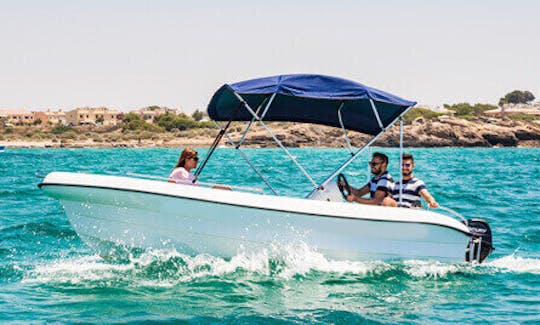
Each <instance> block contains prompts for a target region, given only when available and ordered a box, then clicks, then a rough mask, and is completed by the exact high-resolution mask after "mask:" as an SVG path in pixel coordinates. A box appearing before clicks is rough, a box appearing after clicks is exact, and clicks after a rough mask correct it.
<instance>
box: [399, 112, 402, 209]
mask: <svg viewBox="0 0 540 325" xmlns="http://www.w3.org/2000/svg"><path fill="white" fill-rule="evenodd" d="M399 184H400V186H399V205H400V206H401V205H402V203H403V118H402V117H400V118H399Z"/></svg>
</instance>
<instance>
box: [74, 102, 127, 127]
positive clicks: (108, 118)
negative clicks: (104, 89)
mask: <svg viewBox="0 0 540 325" xmlns="http://www.w3.org/2000/svg"><path fill="white" fill-rule="evenodd" d="M122 116H123V114H122V113H120V112H119V111H115V110H110V109H108V108H106V107H81V108H76V109H74V110H72V111H69V112H66V121H67V124H70V125H74V126H78V125H117V124H119V123H120V122H121V119H122Z"/></svg>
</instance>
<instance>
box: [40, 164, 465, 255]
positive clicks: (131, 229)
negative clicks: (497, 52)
mask: <svg viewBox="0 0 540 325" xmlns="http://www.w3.org/2000/svg"><path fill="white" fill-rule="evenodd" d="M40 187H41V188H42V189H43V190H44V191H45V192H46V193H47V194H49V195H50V196H52V197H54V198H57V199H58V200H60V202H61V203H62V204H63V206H64V209H65V212H66V214H67V216H68V218H69V220H70V222H71V224H72V225H73V227H74V229H75V230H76V231H77V233H78V234H79V235H80V237H81V238H82V239H83V240H85V241H87V242H88V243H89V244H90V245H94V244H96V240H97V241H107V242H113V243H115V244H120V245H128V246H130V247H140V248H171V247H174V248H175V249H177V250H178V251H180V252H184V253H186V254H191V255H195V254H200V253H208V254H212V255H214V256H221V257H231V256H234V255H235V254H237V253H238V252H239V251H250V250H258V249H261V248H264V247H267V246H268V245H270V244H278V245H280V244H285V245H290V244H307V245H308V246H309V247H311V248H313V249H316V250H317V251H319V252H321V253H323V254H324V255H325V256H326V257H327V258H329V259H338V260H372V259H377V260H393V259H434V260H439V261H455V262H461V261H464V260H465V251H466V248H467V245H468V243H469V240H470V234H469V231H468V228H467V227H466V226H465V225H463V224H462V223H460V222H458V221H457V220H454V219H452V218H450V217H447V216H444V215H441V214H437V213H433V212H429V211H420V210H411V209H397V208H386V207H379V206H365V205H358V204H349V203H342V202H324V201H313V200H307V199H298V198H286V197H276V196H269V195H259V194H251V193H241V192H231V191H223V190H214V189H208V188H202V187H197V186H187V185H177V184H171V183H165V182H159V181H149V180H142V179H136V178H128V177H115V176H102V175H87V174H73V173H51V174H49V175H48V176H47V177H46V178H45V180H44V181H43V183H42V184H40Z"/></svg>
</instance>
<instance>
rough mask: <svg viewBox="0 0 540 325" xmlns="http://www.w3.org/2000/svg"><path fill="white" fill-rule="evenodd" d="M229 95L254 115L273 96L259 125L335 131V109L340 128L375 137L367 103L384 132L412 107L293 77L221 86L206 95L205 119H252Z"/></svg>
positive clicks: (335, 82)
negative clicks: (280, 123)
mask: <svg viewBox="0 0 540 325" xmlns="http://www.w3.org/2000/svg"><path fill="white" fill-rule="evenodd" d="M235 93H236V94H238V95H240V96H241V98H243V99H244V100H245V102H246V103H247V104H248V105H249V106H250V107H251V108H252V109H253V110H254V111H255V110H257V109H258V108H259V107H261V108H260V111H259V113H258V114H259V115H260V114H261V113H262V110H263V109H264V108H265V106H266V104H267V103H268V100H269V99H270V98H271V96H272V95H273V94H276V96H275V97H274V99H273V101H272V102H271V104H270V106H269V108H268V111H267V112H266V114H265V116H264V120H265V121H289V122H307V123H315V124H323V125H329V126H335V127H340V126H341V124H340V122H339V117H338V109H339V107H341V117H342V121H343V125H344V127H345V128H346V129H349V130H354V131H359V132H362V133H366V134H372V135H375V134H378V133H380V132H381V131H382V130H381V127H380V125H379V123H378V121H377V118H376V115H375V113H374V112H373V108H372V106H371V103H370V100H373V103H374V105H375V106H376V108H377V112H378V114H379V118H380V120H381V122H382V125H383V127H384V128H386V127H387V126H389V125H390V124H391V123H393V122H394V121H395V120H396V119H397V118H398V117H399V116H401V115H402V114H404V113H405V112H406V111H407V110H408V109H409V108H410V107H412V106H414V105H416V102H411V101H408V100H405V99H402V98H399V97H397V96H394V95H392V94H389V93H386V92H384V91H381V90H377V89H375V88H370V87H367V86H364V85H362V84H360V83H357V82H354V81H350V80H346V79H341V78H336V77H330V76H322V75H314V74H293V75H281V76H274V77H266V78H259V79H252V80H247V81H242V82H238V83H234V84H231V85H229V84H225V85H223V86H222V87H221V88H219V89H218V91H217V92H216V93H215V94H214V96H212V100H211V101H210V104H208V116H209V117H210V118H211V119H213V120H216V121H228V120H232V121H250V120H251V118H252V117H253V116H252V115H251V114H250V113H249V111H248V110H247V109H245V108H244V107H241V106H242V103H241V100H240V99H239V98H238V97H237V96H235Z"/></svg>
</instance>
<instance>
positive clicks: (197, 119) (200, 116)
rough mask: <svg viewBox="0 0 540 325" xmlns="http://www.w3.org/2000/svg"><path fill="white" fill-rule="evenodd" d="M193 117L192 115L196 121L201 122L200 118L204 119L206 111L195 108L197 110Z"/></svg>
mask: <svg viewBox="0 0 540 325" xmlns="http://www.w3.org/2000/svg"><path fill="white" fill-rule="evenodd" d="M191 117H192V118H193V119H194V120H195V121H197V122H199V121H200V120H202V119H203V117H204V112H201V111H199V110H198V109H197V110H195V112H193V114H191Z"/></svg>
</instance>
